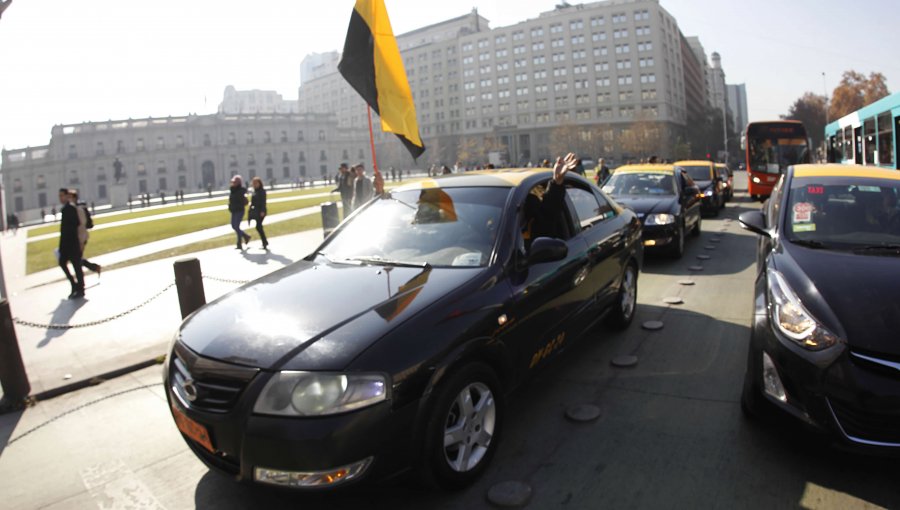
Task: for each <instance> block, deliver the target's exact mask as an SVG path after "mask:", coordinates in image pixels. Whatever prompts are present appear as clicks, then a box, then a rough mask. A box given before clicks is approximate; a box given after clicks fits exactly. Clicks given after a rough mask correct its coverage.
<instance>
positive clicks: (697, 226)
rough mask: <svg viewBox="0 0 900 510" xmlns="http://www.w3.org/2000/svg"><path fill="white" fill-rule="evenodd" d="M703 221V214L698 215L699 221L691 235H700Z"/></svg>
mask: <svg viewBox="0 0 900 510" xmlns="http://www.w3.org/2000/svg"><path fill="white" fill-rule="evenodd" d="M701 223H703V215H702V214H701V215H700V216H698V217H697V223H695V224H694V229H693V230H691V235H692V236H694V237H700V224H701Z"/></svg>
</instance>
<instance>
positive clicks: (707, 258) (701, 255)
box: [697, 254, 711, 260]
mask: <svg viewBox="0 0 900 510" xmlns="http://www.w3.org/2000/svg"><path fill="white" fill-rule="evenodd" d="M697 258H698V259H700V260H709V259H710V258H711V257H710V256H709V255H703V254H700V255H697Z"/></svg>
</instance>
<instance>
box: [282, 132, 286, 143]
mask: <svg viewBox="0 0 900 510" xmlns="http://www.w3.org/2000/svg"><path fill="white" fill-rule="evenodd" d="M281 143H287V131H282V132H281Z"/></svg>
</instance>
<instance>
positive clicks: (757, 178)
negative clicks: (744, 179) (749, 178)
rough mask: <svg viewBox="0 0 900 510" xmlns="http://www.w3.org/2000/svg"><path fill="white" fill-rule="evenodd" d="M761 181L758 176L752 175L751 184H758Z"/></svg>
mask: <svg viewBox="0 0 900 510" xmlns="http://www.w3.org/2000/svg"><path fill="white" fill-rule="evenodd" d="M761 182H762V181H761V180H760V179H759V177H757V176H755V175H754V176H753V184H759V183H761Z"/></svg>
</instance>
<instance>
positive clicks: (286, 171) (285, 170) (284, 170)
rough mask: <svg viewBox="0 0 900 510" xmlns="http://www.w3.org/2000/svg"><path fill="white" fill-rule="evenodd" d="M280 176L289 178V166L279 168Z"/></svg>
mask: <svg viewBox="0 0 900 510" xmlns="http://www.w3.org/2000/svg"><path fill="white" fill-rule="evenodd" d="M281 177H283V178H284V179H290V178H291V167H289V166H286V167H283V168H282V169H281Z"/></svg>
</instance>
